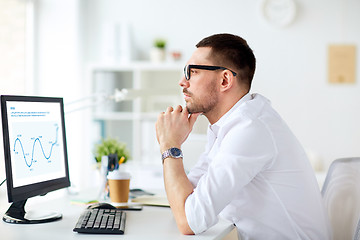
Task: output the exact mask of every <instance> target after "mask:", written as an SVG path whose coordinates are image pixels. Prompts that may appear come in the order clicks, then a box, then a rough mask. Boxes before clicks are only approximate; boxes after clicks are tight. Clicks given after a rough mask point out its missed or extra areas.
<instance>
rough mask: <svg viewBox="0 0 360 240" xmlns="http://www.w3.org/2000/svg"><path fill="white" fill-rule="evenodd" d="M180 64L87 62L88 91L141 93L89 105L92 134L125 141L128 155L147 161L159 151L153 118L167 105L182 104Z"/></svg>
mask: <svg viewBox="0 0 360 240" xmlns="http://www.w3.org/2000/svg"><path fill="white" fill-rule="evenodd" d="M182 69H183V66H182V65H180V64H178V63H158V64H155V63H149V62H131V63H126V64H116V65H109V64H93V65H91V66H89V70H88V71H89V78H90V81H89V82H90V84H91V87H90V91H91V93H95V94H96V93H103V94H106V95H111V94H113V93H114V92H115V89H116V88H117V89H119V90H121V89H123V88H126V89H136V90H141V93H142V94H141V95H142V96H141V97H138V98H135V99H133V100H125V101H122V102H118V103H116V102H114V101H108V102H106V103H104V104H100V105H98V106H96V107H94V109H93V111H92V112H93V113H92V120H93V124H94V129H98V130H97V133H96V134H95V136H96V138H97V139H94V142H95V141H97V140H99V139H100V138H101V137H103V138H106V137H113V138H117V139H119V140H120V141H123V142H126V143H127V145H128V147H129V149H130V151H131V156H132V159H133V160H135V161H142V162H144V163H151V162H153V161H158V160H159V158H160V153H159V150H158V145H157V141H156V134H155V122H156V119H157V116H158V114H159V113H160V112H162V111H165V110H166V108H167V107H168V106H173V105H177V104H182V103H183V100H182V94H181V88H180V87H179V85H178V82H179V80H180V78H181V77H182V74H183V73H182Z"/></svg>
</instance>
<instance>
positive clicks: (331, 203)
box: [321, 157, 360, 240]
mask: <svg viewBox="0 0 360 240" xmlns="http://www.w3.org/2000/svg"><path fill="white" fill-rule="evenodd" d="M321 195H322V197H323V200H324V203H325V207H326V209H327V212H328V215H329V218H330V224H331V229H332V234H333V239H334V240H347V239H349V240H353V239H356V240H358V239H360V234H359V229H360V222H359V220H360V218H359V217H360V157H359V158H341V159H337V160H335V161H333V162H332V164H331V165H330V168H329V171H328V173H327V175H326V178H325V183H324V186H323V188H322V190H321Z"/></svg>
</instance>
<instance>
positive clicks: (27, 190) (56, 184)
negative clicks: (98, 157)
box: [1, 95, 70, 202]
mask: <svg viewBox="0 0 360 240" xmlns="http://www.w3.org/2000/svg"><path fill="white" fill-rule="evenodd" d="M8 102H53V103H59V104H60V105H59V106H60V108H59V111H60V116H61V125H62V127H61V130H62V136H63V139H62V140H63V151H64V164H65V177H62V178H56V179H52V180H48V181H43V182H38V183H33V184H29V185H25V186H19V187H14V186H13V176H12V166H11V153H10V136H9V124H8V112H7V103H8ZM1 116H2V117H1V119H2V129H3V144H4V157H5V173H6V182H7V192H8V201H9V202H17V201H21V200H26V199H28V198H30V197H35V196H38V195H45V194H47V193H48V192H51V191H55V190H58V189H62V188H66V187H69V186H70V177H69V166H68V155H67V145H66V135H65V118H64V104H63V98H57V97H39V96H16V95H1Z"/></svg>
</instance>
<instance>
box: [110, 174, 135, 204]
mask: <svg viewBox="0 0 360 240" xmlns="http://www.w3.org/2000/svg"><path fill="white" fill-rule="evenodd" d="M107 179H108V183H109V189H110V190H109V191H110V200H111V202H114V203H126V202H127V201H128V200H129V188H130V174H129V173H128V172H120V171H117V170H114V171H112V172H109V173H108V176H107Z"/></svg>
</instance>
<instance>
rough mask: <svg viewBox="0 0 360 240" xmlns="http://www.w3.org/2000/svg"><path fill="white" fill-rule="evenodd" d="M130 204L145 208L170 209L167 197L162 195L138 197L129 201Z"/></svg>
mask: <svg viewBox="0 0 360 240" xmlns="http://www.w3.org/2000/svg"><path fill="white" fill-rule="evenodd" d="M131 202H134V203H140V204H142V205H147V206H158V207H170V205H169V201H168V200H167V197H166V196H163V195H153V196H148V195H147V196H139V197H136V198H134V199H131Z"/></svg>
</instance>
